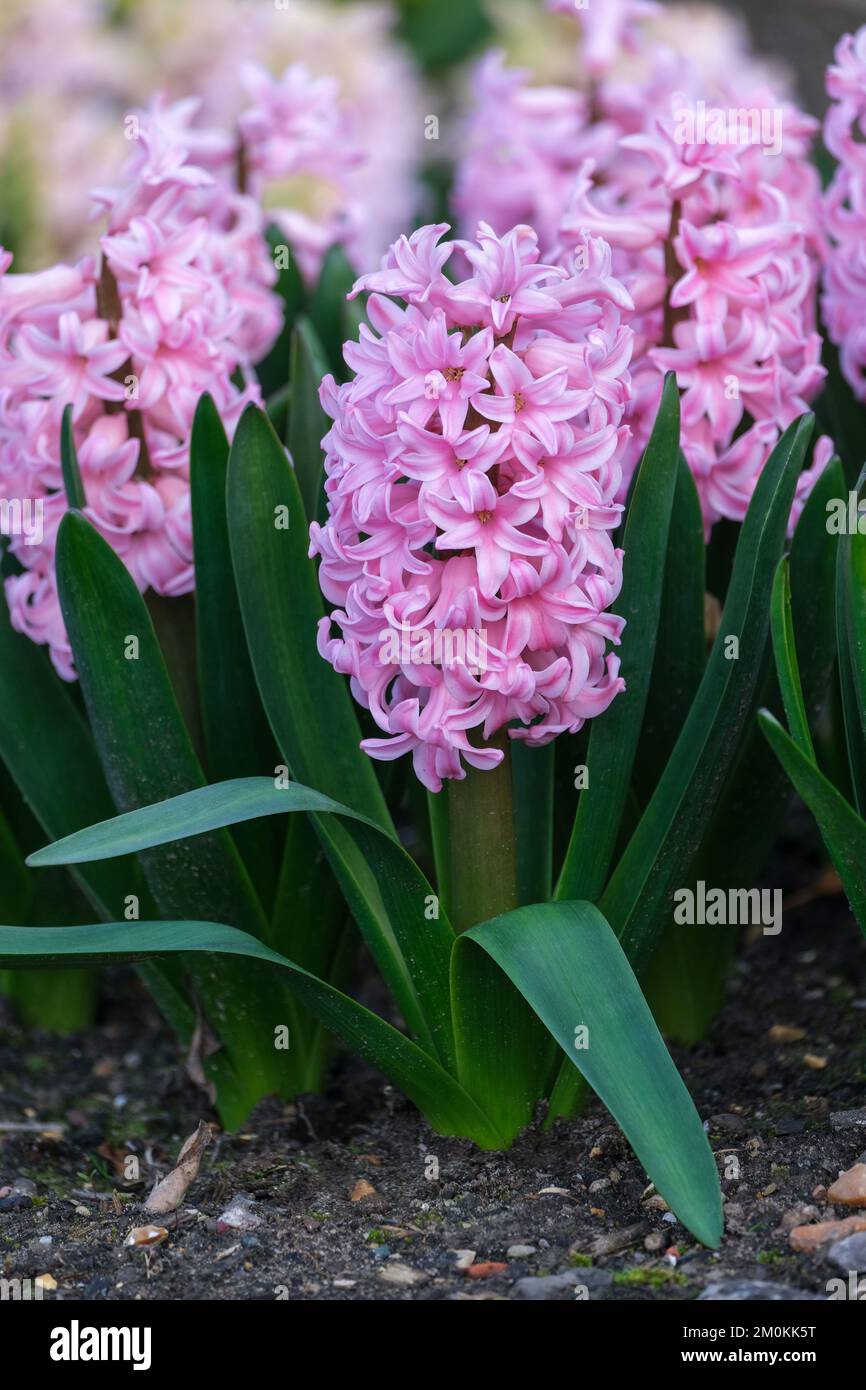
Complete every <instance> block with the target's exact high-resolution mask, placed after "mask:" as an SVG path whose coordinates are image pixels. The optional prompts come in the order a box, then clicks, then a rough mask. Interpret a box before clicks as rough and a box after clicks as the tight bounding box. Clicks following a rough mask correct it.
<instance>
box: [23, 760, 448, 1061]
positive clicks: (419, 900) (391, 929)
mask: <svg viewBox="0 0 866 1390" xmlns="http://www.w3.org/2000/svg"><path fill="white" fill-rule="evenodd" d="M288 811H307V812H314V813H315V814H316V818H317V819H316V823H317V824H319V825H322V826H323V827H324V829H325V833H326V840H327V843H328V844H329V845H333V844H339V845H340V856H341V874H340V882H341V885H342V887H343V890H344V893H345V894H346V896H347V898H348V901H349V906H350V907H351V908H352V911H353V912H355V914H356V916H357V918H358V921H359V925H360V926H361V928H362V930H363V931H364V933H365V936H366V937H367V940H368V943H369V945H370V949H371V951H372V952H373V954H374V955H375V957H376V959H377V961H378V962H380V968H381V969H382V970H383V973H384V974H385V978H386V980H387V981H388V984H389V985H390V986H391V988H392V989H393V990H394V992H395V996H396V998H397V1000H398V1003H399V1005H400V1009H401V1012H402V1013H403V1016H404V1017H405V1019H406V1022H407V1023H408V1025H409V1027H410V1028H411V1029H412V1031H413V1032H414V1033H415V1034H416V1036H417V1037H418V1038H419V1039H420V1040H422V1041H423V1042H424V1043H425V1044H426V1045H427V1046H428V1047H429V1048H430V1049H431V1050H432V1051H438V1052H439V1053H440V1054H441V1055H442V1058H443V1060H444V1061H445V1062H446V1063H450V1062H451V1061H452V1060H453V1041H452V1031H451V1018H450V1012H451V1006H450V996H449V990H448V971H449V964H450V955H451V946H452V942H453V935H454V934H453V932H452V929H451V926H450V923H449V922H448V920H447V918H446V917H445V915H444V913H442V912H441V911H440V912H439V915H438V916H435V915H432V908H433V905H434V902H435V897H434V894H433V890H432V888H431V887H430V884H429V883H428V882H427V880H426V879H425V877H424V875H423V874H422V873H421V871H420V869H419V868H418V867H417V865H416V864H415V863H414V862H413V860H412V859H411V858H410V856H409V855H408V854H407V853H406V851H405V850H404V849H403V847H402V846H401V845H400V844H399V843H398V842H397V840H396V839H394V838H393V837H392V836H391V835H390V834H388V833H387V832H385V831H383V830H382V829H381V828H380V827H378V826H376V825H375V824H374V823H373V822H372V821H370V820H368V819H366V818H365V817H363V816H358V815H357V813H356V812H354V811H352V810H351V809H350V808H349V807H346V806H342V805H340V803H339V802H336V801H332V800H331V798H330V797H326V796H323V795H321V793H319V792H316V791H312V790H310V788H309V787H304V786H301V785H299V784H298V783H294V782H292V783H289V784H288V785H287V786H284V787H277V786H275V784H274V781H273V780H272V779H271V778H267V777H246V778H240V779H239V780H237V781H234V782H221V783H217V784H216V785H215V786H210V787H201V788H198V789H196V790H193V791H190V792H186V793H185V794H183V795H181V796H176V797H173V798H171V799H170V800H168V801H162V802H159V803H157V804H156V805H154V806H146V807H143V808H141V809H140V810H137V811H131V812H128V813H127V814H126V815H123V816H117V817H116V818H115V819H114V820H110V821H106V822H104V823H103V824H102V825H94V826H91V827H89V828H88V829H87V830H82V831H80V832H79V833H78V834H76V835H71V836H69V837H68V839H66V840H63V841H60V842H59V843H58V844H56V845H48V846H46V848H45V849H41V850H38V851H37V852H36V853H35V854H34V855H31V857H30V860H29V861H28V862H29V863H31V864H33V865H35V866H42V865H49V864H68V863H80V862H81V861H83V860H92V859H103V858H110V857H112V856H114V855H116V854H127V853H131V852H140V851H143V850H148V849H152V848H154V847H155V846H157V845H166V844H172V843H174V842H175V841H184V840H188V839H189V838H190V837H191V836H198V835H206V834H209V833H212V832H213V831H215V830H218V829H221V828H223V827H225V826H229V825H238V824H240V823H242V822H244V821H249V820H254V819H257V818H258V817H260V816H273V815H283V814H285V813H286V812H288ZM337 816H340V817H345V818H346V819H347V821H348V826H349V828H348V829H345V828H343V827H342V826H341V824H340V821H339V820H336V819H334V818H335V817H337ZM338 832H342V837H343V838H342V839H338ZM178 853H179V852H178V851H175V854H178Z"/></svg>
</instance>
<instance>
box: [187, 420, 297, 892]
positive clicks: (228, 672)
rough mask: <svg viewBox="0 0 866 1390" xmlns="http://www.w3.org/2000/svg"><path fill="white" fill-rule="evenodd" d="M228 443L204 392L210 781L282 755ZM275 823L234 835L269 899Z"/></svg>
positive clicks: (201, 574)
mask: <svg viewBox="0 0 866 1390" xmlns="http://www.w3.org/2000/svg"><path fill="white" fill-rule="evenodd" d="M228 461H229V442H228V439H227V438H226V432H225V430H224V428H223V423H222V420H221V419H220V416H219V412H218V411H217V408H216V405H215V404H214V401H213V398H212V397H211V396H209V395H204V396H202V398H201V400H200V401H199V403H198V407H197V409H196V413H195V419H194V420H193V427H192V437H191V440H190V499H191V505H192V531H193V552H194V556H195V617H196V623H195V633H196V658H197V663H198V685H199V697H200V701H201V712H202V725H203V729H204V738H205V745H206V748H207V755H208V773H209V776H210V780H212V781H223V780H225V779H227V778H230V777H249V776H254V775H255V776H266V775H267V774H268V773H272V772H273V770H274V768H275V767H276V765H277V763H278V761H279V759H278V757H277V749H276V744H275V743H274V739H273V735H272V733H271V730H270V726H269V724H268V721H267V718H266V716H265V712H264V710H263V709H262V702H261V700H260V698H259V691H258V686H257V685H256V678H255V675H254V674H253V668H252V665H251V663H250V659H249V653H248V652H247V644H246V636H245V633H244V623H243V618H242V617H241V610H240V604H239V602H238V596H237V592H236V590H235V580H234V573H233V571H232V563H231V550H230V547H229V528H228V518H227V515H226V475H227V473H228ZM272 831H273V827H271V826H264V827H262V826H248V827H246V828H245V830H243V831H241V832H239V834H238V835H237V836H236V837H235V838H236V840H237V844H238V847H239V849H240V851H241V855H242V856H243V859H244V862H245V864H246V865H247V867H248V869H249V871H250V877H251V878H252V880H253V882H254V883H255V885H256V888H257V890H258V892H259V895H260V896H261V898H262V900H263V902H264V903H265V904H267V903H269V902H270V901H271V900H272V899H273V894H274V891H275V889H276V874H277V859H278V854H279V848H278V845H277V843H276V841H275V837H274V835H273V833H272Z"/></svg>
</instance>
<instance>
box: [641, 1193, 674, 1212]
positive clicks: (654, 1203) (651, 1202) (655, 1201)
mask: <svg viewBox="0 0 866 1390" xmlns="http://www.w3.org/2000/svg"><path fill="white" fill-rule="evenodd" d="M644 1206H645V1207H652V1209H653V1211H668V1210H669V1208H668V1204H667V1202H666V1201H665V1199H664V1197H663V1196H662V1195H661V1193H660V1192H654V1193H653V1195H652V1196H651V1197H647V1199H646V1201H645V1202H644Z"/></svg>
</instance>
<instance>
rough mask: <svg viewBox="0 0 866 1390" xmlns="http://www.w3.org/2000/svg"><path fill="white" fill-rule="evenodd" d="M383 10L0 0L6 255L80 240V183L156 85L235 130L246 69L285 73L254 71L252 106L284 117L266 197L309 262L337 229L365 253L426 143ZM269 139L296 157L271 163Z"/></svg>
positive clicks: (413, 191)
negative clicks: (294, 225) (271, 85)
mask: <svg viewBox="0 0 866 1390" xmlns="http://www.w3.org/2000/svg"><path fill="white" fill-rule="evenodd" d="M109 12H110V22H109ZM393 19H394V15H393V12H392V10H391V8H390V6H389V5H388V4H387V3H369V2H368V0H360V2H359V3H356V4H353V5H350V6H347V5H342V4H338V3H336V4H335V3H325V0H279V3H269V2H268V0H265V2H264V3H263V0H208V3H207V4H206V5H192V4H178V2H177V0H125V3H124V4H123V5H120V6H107V5H106V4H105V3H104V0H40V3H39V4H38V5H35V6H34V5H30V4H25V3H23V0H7V4H6V5H4V6H3V7H2V14H0V199H2V203H3V223H4V227H7V228H11V230H12V233H13V240H12V244H13V245H14V246H15V247H16V253H17V254H18V255H23V254H26V256H27V258H28V266H27V268H28V269H30V268H32V267H34V266H41V265H44V264H46V263H47V262H49V261H51V260H54V259H59V258H64V259H66V258H74V257H76V256H77V255H79V254H81V252H82V251H86V250H87V249H88V248H89V245H90V231H89V226H88V219H87V209H86V206H85V203H84V201H83V199H82V190H85V191H86V190H87V189H89V188H91V187H92V186H93V185H94V183H97V184H101V183H109V182H111V181H112V180H114V179H115V178H116V177H117V173H118V169H119V165H120V163H121V160H120V158H119V155H118V149H119V144H118V138H117V137H118V131H119V130H120V129H121V128H122V125H123V121H124V119H125V117H126V116H127V115H128V113H129V112H130V111H134V110H136V109H137V108H138V107H140V106H142V105H145V104H146V103H148V102H149V101H150V97H151V94H152V93H153V92H154V91H156V90H160V91H163V92H165V93H166V95H167V96H168V97H169V98H170V99H173V100H176V99H178V98H181V97H183V96H185V95H186V94H187V93H188V92H195V93H196V95H197V96H199V97H200V98H201V100H202V108H201V117H202V120H203V121H204V122H205V123H206V124H208V125H209V126H213V127H215V128H220V129H223V130H235V129H236V127H237V124H238V122H239V120H240V118H241V116H242V114H243V112H244V107H245V105H246V104H247V103H248V99H249V94H250V86H249V82H246V83H244V82H241V83H239V81H238V73H239V71H242V72H243V71H246V72H247V73H248V74H249V73H253V72H254V70H255V67H256V65H257V64H258V65H262V67H263V68H266V69H267V72H268V74H277V73H283V72H285V71H286V70H287V69H288V71H289V74H291V75H290V76H288V77H287V78H286V79H283V82H280V83H276V84H275V85H276V86H277V87H278V88H281V89H282V90H281V91H280V92H279V93H278V92H271V93H268V92H267V90H266V86H265V80H264V77H263V75H262V74H261V73H260V74H258V76H257V77H253V78H252V80H253V82H254V85H255V87H256V92H257V94H256V95H255V96H254V98H253V99H254V102H255V104H256V105H258V106H259V108H260V110H261V111H265V110H266V111H267V113H268V115H269V116H270V117H277V118H278V122H279V123H280V124H282V125H283V127H284V130H283V136H280V135H279V132H278V131H275V132H274V143H273V145H272V147H271V149H270V151H269V156H268V157H269V160H270V161H271V162H270V168H269V172H268V186H267V188H266V189H265V194H266V199H267V203H268V206H269V207H271V208H273V209H275V210H276V211H278V212H279V213H280V215H281V217H282V215H283V214H285V216H286V217H289V216H291V215H294V216H295V218H296V219H297V220H298V222H299V223H300V225H301V227H302V230H303V231H304V233H305V238H304V243H303V244H304V248H305V269H306V270H307V271H309V272H310V273H312V271H313V270H314V269H315V266H316V265H317V264H318V261H319V260H320V259H321V254H322V249H323V248H325V249H327V246H328V245H330V244H331V243H332V242H333V241H334V240H339V241H340V242H341V244H345V245H346V250H347V253H348V254H349V256H350V259H352V260H353V261H354V263H356V264H357V265H359V266H361V265H367V264H371V263H372V262H373V260H374V258H378V257H379V256H381V255H382V253H383V252H384V250H385V249H386V247H387V246H388V244H389V242H390V241H392V240H393V238H394V236H396V235H397V233H398V231H399V230H400V229H401V228H402V227H404V226H405V225H407V223H408V222H409V221H410V220H411V218H412V215H413V214H414V212H415V209H416V206H417V203H418V187H417V169H418V165H419V164H420V162H421V154H422V150H423V145H424V106H423V104H422V97H421V88H420V83H419V81H418V78H417V76H416V74H415V72H414V70H413V67H412V63H411V61H410V59H409V57H408V55H407V54H406V53H404V52H403V51H402V50H401V48H400V47H399V46H398V45H397V44H396V43H395V42H394V40H393V39H392V37H391V28H392V25H393ZM323 78H326V79H328V80H327V82H325V83H324V85H318V82H317V79H323ZM272 81H273V79H272ZM260 97H261V100H260V99H259V98H260ZM293 102H294V103H295V106H294V110H293V106H292V104H293ZM298 107H300V108H301V111H300V120H296V119H295V112H296V111H297V110H298ZM304 108H305V109H304ZM307 116H311V119H309V120H308V119H307ZM289 124H291V125H293V126H294V128H295V129H294V131H290V130H288V129H287V127H288V125H289ZM295 133H297V134H298V135H299V136H300V137H301V141H302V144H303V148H301V146H300V145H299V144H298V143H297V142H294V136H295ZM310 137H313V138H314V139H316V140H318V139H319V137H321V141H320V143H319V147H318V149H313V147H312V145H311V142H310ZM281 139H283V140H284V141H285V142H286V143H284V145H283V148H282V151H281V152H282V154H284V155H285V154H286V153H288V154H290V155H291V156H293V158H290V159H288V160H284V161H283V162H282V164H281V167H278V168H275V167H274V164H273V161H272V158H271V157H272V156H273V155H274V154H275V153H276V152H278V141H279V140H281ZM290 142H291V148H289V143H290ZM299 152H300V153H301V154H302V156H303V157H302V158H300V159H297V158H294V156H297V154H298V153H299ZM359 156H363V157H362V158H361V157H359Z"/></svg>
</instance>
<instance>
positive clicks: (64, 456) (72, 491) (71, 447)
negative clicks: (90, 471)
mask: <svg viewBox="0 0 866 1390" xmlns="http://www.w3.org/2000/svg"><path fill="white" fill-rule="evenodd" d="M60 470H61V472H62V474H63V486H64V488H65V489H66V500H67V502H68V503H69V505H70V507H78V508H79V509H81V508H83V507H86V506H87V497H86V495H85V492H84V483H83V482H82V481H81V470H80V468H79V467H78V455H77V453H76V451H75V437H74V435H73V433H72V406H71V405H67V406H65V407H64V410H63V420H62V423H61V426H60Z"/></svg>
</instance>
